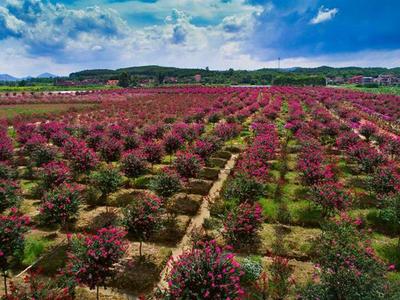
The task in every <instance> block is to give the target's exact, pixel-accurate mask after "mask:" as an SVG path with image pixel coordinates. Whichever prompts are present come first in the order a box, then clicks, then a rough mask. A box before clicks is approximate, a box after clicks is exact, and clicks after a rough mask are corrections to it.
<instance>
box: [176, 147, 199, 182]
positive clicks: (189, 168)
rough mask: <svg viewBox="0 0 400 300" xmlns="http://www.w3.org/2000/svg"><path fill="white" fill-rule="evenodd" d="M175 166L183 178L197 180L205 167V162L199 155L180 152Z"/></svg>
mask: <svg viewBox="0 0 400 300" xmlns="http://www.w3.org/2000/svg"><path fill="white" fill-rule="evenodd" d="M173 166H174V169H175V170H176V172H177V173H178V174H179V175H180V176H182V177H183V178H196V177H197V176H198V174H199V172H200V169H201V167H202V166H203V160H202V159H201V157H200V156H198V155H197V154H193V153H190V152H183V151H179V152H178V153H177V154H176V159H175V160H174V162H173Z"/></svg>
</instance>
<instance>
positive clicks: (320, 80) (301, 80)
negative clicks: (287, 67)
mask: <svg viewBox="0 0 400 300" xmlns="http://www.w3.org/2000/svg"><path fill="white" fill-rule="evenodd" d="M272 84H273V85H301V86H303V85H322V86H325V85H326V79H325V77H324V76H317V75H315V76H304V75H302V76H299V75H293V74H289V75H279V76H277V77H275V78H274V80H273V81H272Z"/></svg>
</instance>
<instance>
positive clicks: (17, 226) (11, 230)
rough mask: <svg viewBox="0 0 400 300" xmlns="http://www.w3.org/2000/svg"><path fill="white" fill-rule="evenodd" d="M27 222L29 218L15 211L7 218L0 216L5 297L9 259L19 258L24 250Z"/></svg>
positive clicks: (0, 246)
mask: <svg viewBox="0 0 400 300" xmlns="http://www.w3.org/2000/svg"><path fill="white" fill-rule="evenodd" d="M29 222H30V220H29V218H28V217H26V216H21V215H19V214H18V212H17V210H16V209H12V210H11V212H10V214H9V215H7V216H3V215H0V269H1V272H2V276H3V282H4V291H5V295H6V296H7V295H8V290H7V270H8V269H9V266H10V259H12V258H16V257H19V256H20V255H21V253H22V251H23V250H24V234H25V232H26V231H27V230H28V228H27V226H28V225H29Z"/></svg>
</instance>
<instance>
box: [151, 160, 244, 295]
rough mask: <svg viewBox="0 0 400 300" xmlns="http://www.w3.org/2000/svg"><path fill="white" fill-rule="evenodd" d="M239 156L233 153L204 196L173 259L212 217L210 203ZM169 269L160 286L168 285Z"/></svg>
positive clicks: (165, 272)
mask: <svg viewBox="0 0 400 300" xmlns="http://www.w3.org/2000/svg"><path fill="white" fill-rule="evenodd" d="M238 157H239V155H238V154H233V155H232V156H231V158H230V159H229V160H228V162H227V163H226V165H225V167H224V168H223V169H222V170H221V171H220V173H219V177H218V179H217V181H215V182H214V184H213V186H212V187H211V189H210V192H209V194H208V195H207V196H205V197H204V199H203V202H202V204H201V207H200V209H199V212H198V213H197V215H196V216H195V217H193V218H192V220H191V222H190V224H189V226H188V228H187V230H186V234H185V235H184V236H183V238H182V240H181V242H180V243H179V244H178V246H177V247H176V248H174V249H173V250H172V255H171V259H176V258H177V257H179V255H181V254H182V253H183V252H184V251H185V250H187V249H188V247H189V246H190V238H191V233H192V231H193V229H194V228H196V227H201V226H202V225H203V222H204V220H205V219H207V218H209V217H210V210H209V203H212V202H214V201H215V200H216V199H217V198H218V197H219V195H220V193H221V190H222V188H223V186H224V183H225V181H226V180H227V179H228V177H229V174H230V173H231V171H232V169H233V168H234V167H235V164H236V161H237V159H238ZM168 270H169V269H168V264H167V265H166V267H165V268H164V270H163V271H162V272H161V276H160V278H161V279H160V282H159V283H158V285H157V286H158V287H159V288H166V287H167V281H166V280H165V278H166V275H167V273H168Z"/></svg>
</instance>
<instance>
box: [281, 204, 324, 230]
mask: <svg viewBox="0 0 400 300" xmlns="http://www.w3.org/2000/svg"><path fill="white" fill-rule="evenodd" d="M288 209H289V212H290V215H291V217H292V223H293V224H296V225H300V226H305V227H319V224H320V222H321V221H322V220H323V219H322V217H321V209H320V208H318V207H316V206H315V205H312V203H311V202H310V201H308V200H300V201H296V202H289V203H288Z"/></svg>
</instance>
